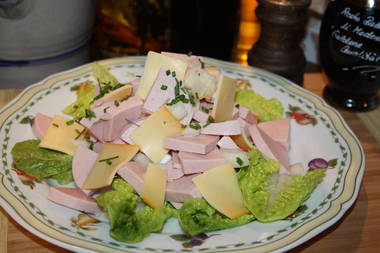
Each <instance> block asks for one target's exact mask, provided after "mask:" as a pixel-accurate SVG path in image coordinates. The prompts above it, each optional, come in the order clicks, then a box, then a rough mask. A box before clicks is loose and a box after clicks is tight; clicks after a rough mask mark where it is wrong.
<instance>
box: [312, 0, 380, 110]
mask: <svg viewBox="0 0 380 253" xmlns="http://www.w3.org/2000/svg"><path fill="white" fill-rule="evenodd" d="M319 38H320V40H319V48H320V60H321V65H322V68H323V70H324V73H325V74H326V76H327V78H328V84H327V86H326V87H325V89H324V97H325V99H326V100H327V101H328V102H330V103H332V104H334V105H337V106H340V107H343V108H345V109H348V110H353V111H365V110H372V109H375V108H376V107H377V106H378V105H379V97H378V91H379V89H380V0H335V1H334V0H332V1H330V3H329V5H328V6H327V9H326V12H325V14H324V16H323V19H322V25H321V30H320V37H319Z"/></svg>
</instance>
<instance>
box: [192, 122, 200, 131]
mask: <svg viewBox="0 0 380 253" xmlns="http://www.w3.org/2000/svg"><path fill="white" fill-rule="evenodd" d="M189 127H190V128H192V129H195V130H199V129H201V128H202V127H201V125H200V124H199V123H194V124H190V125H189Z"/></svg>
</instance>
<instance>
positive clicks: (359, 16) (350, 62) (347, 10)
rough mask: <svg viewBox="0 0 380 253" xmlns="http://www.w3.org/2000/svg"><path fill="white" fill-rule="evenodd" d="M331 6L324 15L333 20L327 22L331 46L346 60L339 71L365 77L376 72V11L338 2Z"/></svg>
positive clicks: (379, 14) (379, 61)
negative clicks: (354, 72)
mask: <svg viewBox="0 0 380 253" xmlns="http://www.w3.org/2000/svg"><path fill="white" fill-rule="evenodd" d="M343 2H344V1H343ZM335 4H336V6H335V7H334V8H332V9H334V11H333V12H332V9H330V10H328V12H329V13H327V15H330V17H331V18H332V19H335V22H330V25H331V26H330V39H331V43H332V45H331V46H332V47H333V48H334V50H335V52H338V53H340V54H341V55H342V56H343V58H345V59H346V62H345V64H342V66H341V67H342V68H341V70H342V71H353V70H354V71H355V70H356V71H358V72H359V73H360V74H363V75H365V76H367V77H368V75H370V76H371V75H373V74H374V72H378V71H380V11H378V10H375V9H370V8H365V7H362V8H360V7H357V6H353V5H347V4H342V1H336V2H335ZM344 56H347V57H344ZM344 65H345V66H344ZM373 78H375V76H374V75H373Z"/></svg>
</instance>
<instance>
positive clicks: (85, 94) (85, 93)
mask: <svg viewBox="0 0 380 253" xmlns="http://www.w3.org/2000/svg"><path fill="white" fill-rule="evenodd" d="M94 93H95V89H94V85H92V84H91V83H89V82H86V83H83V84H81V85H80V86H79V88H78V90H77V99H76V100H75V101H74V103H72V104H70V105H68V106H67V107H66V108H65V109H63V111H62V112H63V113H64V114H67V115H70V116H71V117H73V118H74V119H80V118H83V117H85V116H86V111H87V110H88V109H89V108H90V105H91V102H92V100H93V98H94Z"/></svg>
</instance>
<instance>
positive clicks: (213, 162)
mask: <svg viewBox="0 0 380 253" xmlns="http://www.w3.org/2000/svg"><path fill="white" fill-rule="evenodd" d="M178 157H179V159H180V161H181V163H182V170H183V172H184V173H185V175H187V174H194V173H199V172H204V171H206V170H208V169H211V168H214V167H216V166H219V165H223V164H225V163H226V161H225V160H224V157H223V155H222V153H221V152H220V151H219V149H218V148H215V149H214V150H212V151H211V152H209V153H207V154H205V155H201V154H195V153H189V152H183V151H180V152H179V153H178Z"/></svg>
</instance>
